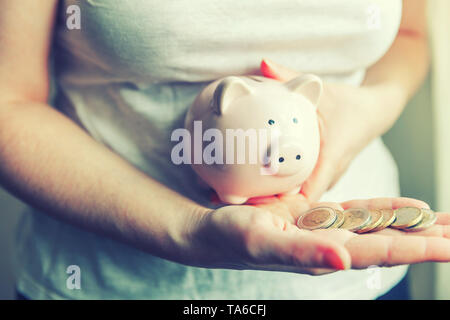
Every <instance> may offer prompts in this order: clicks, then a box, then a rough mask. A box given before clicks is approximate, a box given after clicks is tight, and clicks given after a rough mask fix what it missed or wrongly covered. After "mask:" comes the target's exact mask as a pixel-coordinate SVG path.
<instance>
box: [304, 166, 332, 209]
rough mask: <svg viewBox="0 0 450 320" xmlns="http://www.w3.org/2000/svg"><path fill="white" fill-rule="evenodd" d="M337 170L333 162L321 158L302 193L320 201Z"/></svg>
mask: <svg viewBox="0 0 450 320" xmlns="http://www.w3.org/2000/svg"><path fill="white" fill-rule="evenodd" d="M335 174H336V172H335V168H334V167H333V166H332V165H331V162H329V161H328V162H327V161H323V158H319V162H318V163H317V165H316V167H315V169H314V171H313V172H312V174H311V176H310V177H309V178H308V179H307V180H306V181H305V182H304V183H303V186H302V190H301V193H302V194H303V195H304V196H305V197H306V198H307V199H308V200H309V201H311V202H315V201H318V200H319V199H320V197H321V196H322V195H323V194H324V193H325V191H327V189H328V187H329V185H330V183H331V181H332V179H333V178H334V176H335Z"/></svg>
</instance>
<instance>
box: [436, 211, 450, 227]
mask: <svg viewBox="0 0 450 320" xmlns="http://www.w3.org/2000/svg"><path fill="white" fill-rule="evenodd" d="M436 216H437V220H436V224H441V225H450V213H447V212H436Z"/></svg>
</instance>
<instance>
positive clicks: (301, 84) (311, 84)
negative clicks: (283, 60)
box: [285, 74, 323, 106]
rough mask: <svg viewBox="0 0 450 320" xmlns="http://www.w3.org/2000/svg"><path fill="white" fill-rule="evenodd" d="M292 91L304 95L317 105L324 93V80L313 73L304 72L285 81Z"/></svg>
mask: <svg viewBox="0 0 450 320" xmlns="http://www.w3.org/2000/svg"><path fill="white" fill-rule="evenodd" d="M285 86H286V87H287V88H288V89H289V90H290V91H292V92H296V93H299V94H302V95H304V96H305V97H306V98H307V99H308V100H309V101H311V102H312V103H313V104H314V105H315V106H317V103H318V102H319V98H320V96H321V95H322V90H323V84H322V80H321V79H320V78H319V77H318V76H315V75H313V74H304V75H301V76H299V77H297V78H294V79H292V80H290V81H288V82H286V83H285Z"/></svg>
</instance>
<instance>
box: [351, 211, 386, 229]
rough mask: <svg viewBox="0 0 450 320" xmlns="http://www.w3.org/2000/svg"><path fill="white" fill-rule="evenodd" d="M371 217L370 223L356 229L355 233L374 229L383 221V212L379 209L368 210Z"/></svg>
mask: <svg viewBox="0 0 450 320" xmlns="http://www.w3.org/2000/svg"><path fill="white" fill-rule="evenodd" d="M369 213H370V216H371V219H370V223H369V224H368V225H367V226H365V227H364V228H362V229H359V230H358V231H356V232H357V233H366V232H369V231H372V230H374V229H375V228H377V227H378V226H379V225H380V224H381V223H382V222H383V214H382V213H381V211H380V210H369Z"/></svg>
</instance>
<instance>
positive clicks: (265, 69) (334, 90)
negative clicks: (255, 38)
mask: <svg viewBox="0 0 450 320" xmlns="http://www.w3.org/2000/svg"><path fill="white" fill-rule="evenodd" d="M261 72H262V73H263V75H264V76H266V77H270V78H274V79H277V80H280V81H289V80H290V79H292V78H294V77H297V76H298V75H299V73H298V72H295V71H292V70H289V69H287V68H285V67H283V66H280V65H277V64H275V63H274V62H271V61H268V60H263V62H262V64H261ZM378 90H381V87H376V86H374V87H355V86H350V85H345V84H336V83H324V91H323V94H322V96H321V98H320V101H319V105H318V117H319V124H320V135H321V142H320V143H321V146H320V153H319V159H318V162H317V164H316V167H315V169H314V171H313V173H312V174H311V176H310V177H309V178H308V179H307V180H306V181H305V183H304V184H303V187H302V191H301V193H302V194H304V195H305V196H306V198H307V199H308V200H310V201H317V200H318V199H319V198H320V197H321V196H322V194H323V193H324V192H325V191H326V190H328V189H329V188H331V187H332V186H333V185H334V184H335V183H336V182H337V180H338V179H339V178H340V176H341V175H342V174H343V173H344V172H345V170H346V169H347V168H348V166H349V165H350V163H351V161H352V160H353V159H354V158H355V156H356V155H357V154H358V153H359V152H360V151H361V150H362V149H363V148H364V147H365V146H366V145H367V144H368V143H369V142H370V141H371V140H372V139H374V138H375V137H377V136H379V135H381V134H382V133H383V132H384V131H385V130H386V128H387V127H389V126H390V125H391V124H390V123H386V118H385V115H384V114H383V113H381V112H380V111H379V110H380V108H379V106H380V105H381V104H382V103H384V104H386V101H384V102H382V101H380V98H379V97H380V96H382V95H381V94H380V93H379V91H378ZM384 90H388V88H384Z"/></svg>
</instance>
